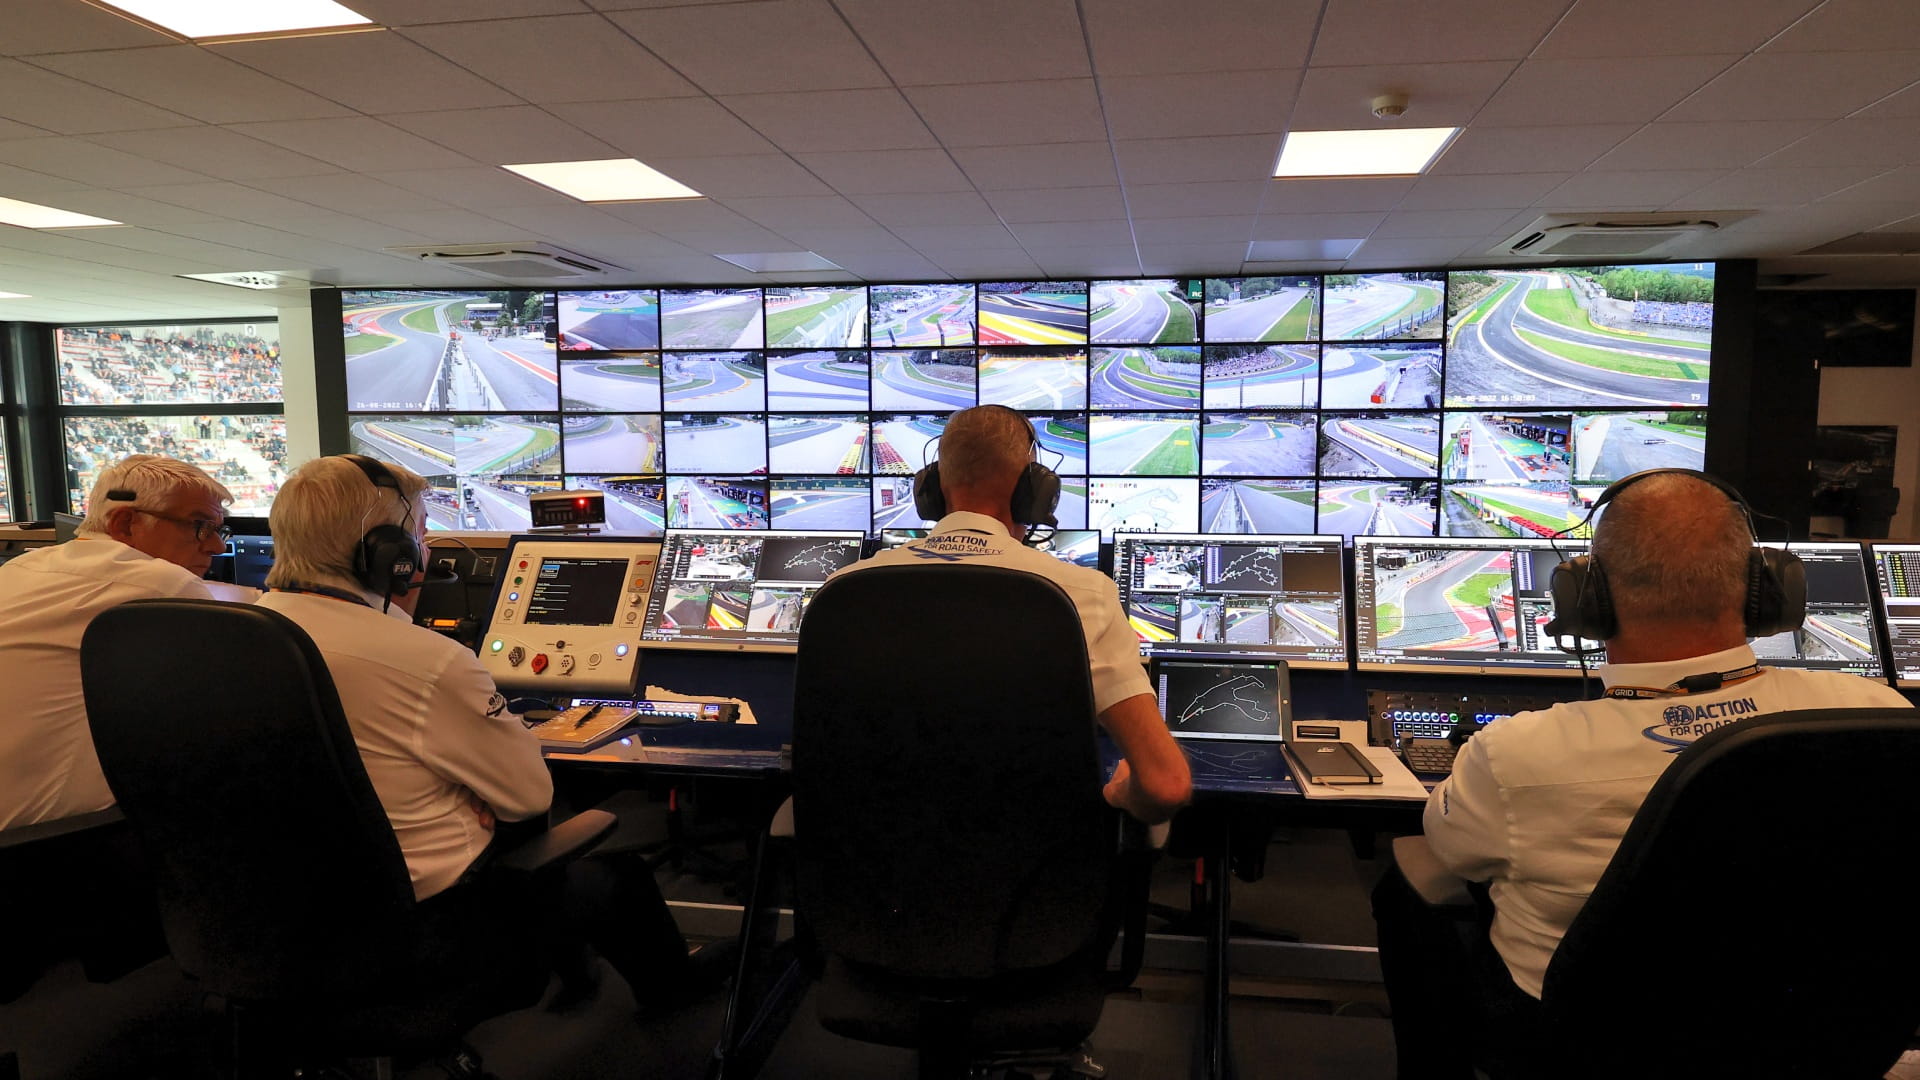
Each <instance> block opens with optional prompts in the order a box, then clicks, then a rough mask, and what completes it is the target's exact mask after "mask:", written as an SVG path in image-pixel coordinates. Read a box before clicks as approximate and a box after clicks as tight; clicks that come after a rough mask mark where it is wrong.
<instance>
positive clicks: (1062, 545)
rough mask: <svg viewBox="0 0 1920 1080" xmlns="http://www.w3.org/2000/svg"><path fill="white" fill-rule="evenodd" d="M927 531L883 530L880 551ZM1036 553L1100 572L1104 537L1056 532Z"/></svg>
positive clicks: (1072, 531) (1040, 543) (1074, 531)
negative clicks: (1101, 539) (1043, 553)
mask: <svg viewBox="0 0 1920 1080" xmlns="http://www.w3.org/2000/svg"><path fill="white" fill-rule="evenodd" d="M927 532H928V530H926V529H881V530H880V543H879V544H878V546H877V547H876V550H878V551H891V550H893V549H894V548H897V547H899V546H900V545H901V544H904V543H906V542H907V541H909V540H919V539H921V538H922V537H924V536H926V535H927ZM1033 549H1034V550H1035V551H1044V552H1046V553H1047V554H1048V555H1051V556H1053V557H1054V558H1056V559H1059V560H1060V561H1061V562H1063V563H1072V564H1073V565H1075V566H1084V567H1086V568H1087V569H1089V570H1098V569H1100V534H1099V533H1098V532H1095V531H1094V530H1092V529H1055V530H1054V532H1053V535H1052V536H1049V537H1047V538H1046V539H1045V540H1039V541H1036V542H1035V543H1034V545H1033Z"/></svg>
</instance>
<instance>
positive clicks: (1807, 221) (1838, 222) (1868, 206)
mask: <svg viewBox="0 0 1920 1080" xmlns="http://www.w3.org/2000/svg"><path fill="white" fill-rule="evenodd" d="M1912 206H1913V204H1912V203H1910V202H1905V203H1897V204H1896V203H1878V202H1873V203H1864V202H1863V203H1848V202H1839V201H1837V200H1828V201H1825V202H1819V203H1815V204H1814V205H1812V206H1794V207H1775V208H1773V209H1771V210H1767V209H1764V208H1763V209H1762V210H1761V212H1760V213H1759V214H1756V215H1754V216H1753V217H1750V218H1748V219H1746V220H1745V221H1736V222H1734V223H1733V224H1731V225H1729V226H1727V227H1726V228H1724V229H1722V230H1720V233H1719V234H1718V235H1727V236H1746V235H1748V234H1754V235H1761V236H1771V235H1778V234H1782V233H1802V232H1808V231H1816V232H1818V231H1825V232H1831V233H1833V234H1834V235H1836V236H1838V235H1851V234H1853V233H1856V232H1862V231H1865V230H1868V229H1873V228H1877V227H1880V226H1883V225H1886V224H1889V223H1890V222H1891V221H1892V220H1893V217H1894V215H1896V214H1899V213H1900V212H1901V211H1902V209H1910V208H1911V207H1912Z"/></svg>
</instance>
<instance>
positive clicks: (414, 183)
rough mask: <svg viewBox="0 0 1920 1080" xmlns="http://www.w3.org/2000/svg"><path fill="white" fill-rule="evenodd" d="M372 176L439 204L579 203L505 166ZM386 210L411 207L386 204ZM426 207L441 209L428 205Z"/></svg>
mask: <svg viewBox="0 0 1920 1080" xmlns="http://www.w3.org/2000/svg"><path fill="white" fill-rule="evenodd" d="M369 175H370V176H371V177H372V178H374V179H376V180H378V181H380V182H382V183H385V184H388V185H390V186H392V187H396V188H400V189H403V190H405V191H408V192H412V193H413V194H415V195H416V196H419V197H422V198H430V199H433V200H435V202H436V203H445V204H448V205H451V206H464V207H466V208H467V209H469V210H490V209H492V208H493V207H496V206H578V205H580V203H579V201H578V200H577V199H575V198H573V197H572V196H570V195H562V194H560V193H559V192H557V191H555V190H553V189H552V188H550V187H547V186H545V185H543V184H536V183H534V182H533V181H531V180H528V179H527V178H526V177H524V176H519V175H516V174H514V173H510V172H508V171H507V170H505V169H496V168H480V169H402V170H399V171H395V172H377V173H371V174H369ZM382 209H410V208H409V207H391V208H389V207H382ZM424 209H437V207H426V208H424Z"/></svg>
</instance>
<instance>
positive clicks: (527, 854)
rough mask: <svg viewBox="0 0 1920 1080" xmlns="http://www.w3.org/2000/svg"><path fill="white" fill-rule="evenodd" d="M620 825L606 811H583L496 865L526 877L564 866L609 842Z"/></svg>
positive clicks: (534, 838)
mask: <svg viewBox="0 0 1920 1080" xmlns="http://www.w3.org/2000/svg"><path fill="white" fill-rule="evenodd" d="M619 823H620V819H619V818H616V817H614V816H613V815H612V814H609V813H607V812H606V811H605V810H582V811H580V812H579V813H578V814H575V815H574V816H572V817H570V818H568V819H567V820H565V821H563V822H561V823H560V824H558V825H555V826H554V827H553V828H551V829H548V830H547V831H546V832H543V833H541V834H540V835H539V836H535V837H532V838H531V839H529V840H527V842H525V843H523V844H521V845H520V846H519V847H516V848H514V849H513V850H512V851H509V852H507V853H506V854H505V855H502V856H501V857H500V861H499V863H497V864H496V865H498V866H499V867H500V868H501V869H502V870H510V871H514V872H516V873H523V874H532V873H538V872H540V871H542V870H546V869H550V868H552V867H555V866H561V865H564V864H566V863H569V862H572V861H573V860H575V859H577V858H579V857H580V856H582V855H584V854H586V852H587V850H588V849H589V848H591V847H593V846H594V845H595V844H598V843H599V842H600V841H602V840H605V839H606V838H607V834H609V833H611V832H613V829H614V826H616V825H618V824H619Z"/></svg>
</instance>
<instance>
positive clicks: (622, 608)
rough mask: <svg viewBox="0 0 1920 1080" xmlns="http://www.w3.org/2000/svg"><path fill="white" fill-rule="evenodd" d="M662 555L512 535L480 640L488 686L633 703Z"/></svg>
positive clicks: (649, 549) (645, 548)
mask: <svg viewBox="0 0 1920 1080" xmlns="http://www.w3.org/2000/svg"><path fill="white" fill-rule="evenodd" d="M659 558H660V545H659V544H657V543H655V542H653V541H639V540H633V539H631V538H627V537H605V538H602V537H571V538H568V539H559V538H550V537H544V536H516V537H513V538H512V539H511V540H510V541H509V542H508V548H507V556H506V559H505V561H504V562H502V563H501V567H502V569H501V570H500V573H499V577H500V584H499V587H498V588H497V589H496V590H495V592H494V599H493V611H492V617H491V619H490V620H489V621H488V623H487V629H486V633H484V634H482V635H481V638H480V663H481V664H482V666H484V667H485V668H486V669H487V673H488V674H489V675H492V676H493V681H494V684H495V685H497V686H499V687H500V688H501V689H502V690H512V691H524V692H532V693H539V694H546V695H551V696H560V695H563V694H564V695H568V696H576V697H577V696H580V695H604V696H612V697H619V696H626V697H629V698H631V697H632V696H633V694H634V689H635V687H636V686H637V684H638V676H639V670H640V654H639V648H640V641H641V632H640V627H641V614H642V613H643V612H644V611H645V610H646V605H647V596H648V594H649V592H650V590H651V588H652V586H653V580H654V568H655V566H656V565H657V564H658V562H659Z"/></svg>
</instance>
